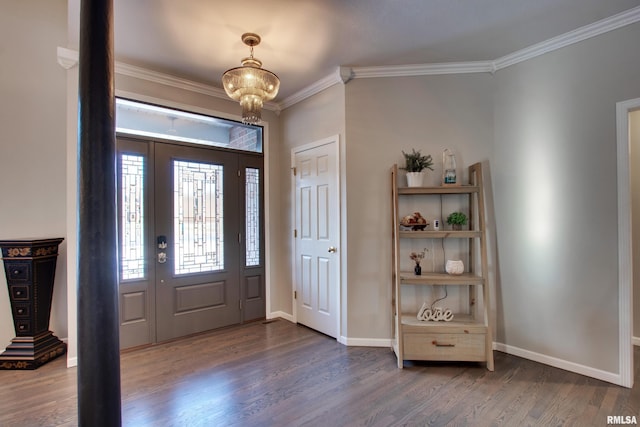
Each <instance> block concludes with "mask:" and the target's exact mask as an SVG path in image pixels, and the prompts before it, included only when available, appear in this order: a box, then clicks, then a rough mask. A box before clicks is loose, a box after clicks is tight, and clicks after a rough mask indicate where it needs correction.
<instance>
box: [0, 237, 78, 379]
mask: <svg viewBox="0 0 640 427" xmlns="http://www.w3.org/2000/svg"><path fill="white" fill-rule="evenodd" d="M62 240H63V239H62V238H56V239H39V240H3V241H0V249H1V250H2V260H3V262H4V271H5V274H6V277H7V287H8V288H9V302H10V304H11V313H12V314H13V326H14V329H15V332H16V337H15V338H13V339H12V340H11V344H9V345H8V346H7V348H6V349H5V351H4V352H3V353H2V354H0V369H36V368H38V367H39V366H41V365H43V364H45V363H47V362H49V361H50V360H52V359H54V358H56V357H58V356H61V355H63V354H64V353H66V351H67V345H66V344H65V343H63V342H62V341H60V340H59V339H58V337H56V336H55V335H53V333H52V332H51V331H50V330H49V317H50V314H51V299H52V296H53V283H54V278H55V273H56V261H57V258H58V246H59V245H60V243H61V242H62Z"/></svg>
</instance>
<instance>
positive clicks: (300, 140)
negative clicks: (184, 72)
mask: <svg viewBox="0 0 640 427" xmlns="http://www.w3.org/2000/svg"><path fill="white" fill-rule="evenodd" d="M344 91H345V88H344V86H343V85H342V84H340V83H338V84H335V85H333V86H331V87H329V88H327V89H325V90H323V91H322V92H320V93H318V94H315V95H314V96H312V97H310V98H307V99H305V100H303V101H301V102H299V103H297V104H295V105H294V106H292V107H290V108H287V109H286V110H284V111H283V112H282V115H281V122H282V145H281V146H280V147H279V151H278V152H276V153H274V155H277V156H279V157H280V158H281V165H280V166H281V170H280V173H279V176H278V178H279V184H278V188H279V189H280V191H279V194H280V200H279V205H280V206H281V210H280V215H281V217H282V218H283V220H284V222H283V226H282V229H281V232H282V234H283V235H284V236H286V239H287V240H286V242H285V243H284V246H282V247H281V248H280V250H282V251H284V253H285V259H284V260H282V261H283V262H282V263H280V264H279V265H278V268H280V269H282V270H283V271H286V272H287V279H286V281H284V282H282V283H281V284H279V285H278V288H277V290H274V292H276V293H277V294H276V295H274V305H273V307H274V309H277V310H278V311H281V312H283V313H287V314H293V299H292V291H293V284H292V268H293V265H292V261H291V260H293V249H294V247H293V240H292V231H293V229H294V228H295V227H294V224H293V216H292V209H293V205H292V201H293V200H292V192H293V189H292V188H291V170H290V167H291V150H292V149H293V148H294V147H298V146H300V145H304V144H308V143H311V142H314V141H319V140H321V139H325V138H328V137H330V136H333V135H338V137H339V139H340V147H341V150H342V151H341V153H340V157H341V160H340V163H341V168H342V171H341V174H342V177H343V180H342V182H341V183H340V185H341V189H342V191H341V197H342V200H341V205H342V206H341V210H342V219H343V221H342V222H341V224H340V228H341V233H342V239H343V242H342V243H341V245H340V246H341V247H340V251H339V252H338V253H340V254H341V256H342V258H341V260H342V271H343V272H342V290H343V292H342V298H341V303H342V315H341V327H340V329H341V331H340V334H341V335H343V336H344V335H345V331H346V323H345V322H346V315H345V314H346V311H347V309H348V308H349V309H350V306H348V301H347V300H346V295H345V290H346V289H347V288H348V286H349V284H348V281H347V279H346V274H345V271H346V270H345V269H346V268H347V265H346V264H347V263H346V262H345V255H344V253H345V251H344V249H345V248H346V240H345V235H346V230H345V223H344V218H345V217H346V209H347V194H346V192H345V191H344V190H345V188H344V165H345V161H346V160H345V156H344V150H345V146H346V145H347V144H349V141H348V140H347V139H346V135H345V122H344V120H345V112H344Z"/></svg>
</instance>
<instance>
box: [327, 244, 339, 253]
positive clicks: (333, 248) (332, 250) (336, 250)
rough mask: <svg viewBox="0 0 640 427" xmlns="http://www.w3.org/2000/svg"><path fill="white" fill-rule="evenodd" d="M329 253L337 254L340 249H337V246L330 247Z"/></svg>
mask: <svg viewBox="0 0 640 427" xmlns="http://www.w3.org/2000/svg"><path fill="white" fill-rule="evenodd" d="M327 252H331V253H332V254H335V253H336V252H338V248H336V247H335V246H329V250H328V251H327Z"/></svg>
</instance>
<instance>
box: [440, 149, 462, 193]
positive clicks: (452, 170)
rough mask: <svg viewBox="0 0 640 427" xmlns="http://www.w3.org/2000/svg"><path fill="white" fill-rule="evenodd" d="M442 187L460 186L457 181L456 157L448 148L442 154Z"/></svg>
mask: <svg viewBox="0 0 640 427" xmlns="http://www.w3.org/2000/svg"><path fill="white" fill-rule="evenodd" d="M442 185H445V186H446V185H460V184H458V180H457V167H456V156H454V155H453V153H452V152H451V150H449V149H448V148H445V149H444V151H443V152H442Z"/></svg>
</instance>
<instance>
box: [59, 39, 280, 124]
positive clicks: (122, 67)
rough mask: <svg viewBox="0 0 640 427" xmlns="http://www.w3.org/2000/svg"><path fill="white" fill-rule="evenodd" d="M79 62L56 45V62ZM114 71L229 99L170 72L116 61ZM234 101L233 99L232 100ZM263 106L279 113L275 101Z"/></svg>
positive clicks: (221, 92) (219, 91)
mask: <svg viewBox="0 0 640 427" xmlns="http://www.w3.org/2000/svg"><path fill="white" fill-rule="evenodd" d="M78 62H79V53H78V51H77V50H73V49H67V48H63V47H58V63H59V64H60V65H61V66H62V67H63V68H65V69H67V70H68V69H70V68H72V67H74V66H76V65H77V64H78ZM114 71H115V73H116V74H120V75H122V76H129V77H135V78H138V79H141V80H145V81H148V82H153V83H158V84H161V85H165V86H170V87H174V88H177V89H183V90H187V91H190V92H195V93H200V94H203V95H208V96H212V97H214V98H220V99H224V100H227V101H232V100H231V99H229V97H228V96H227V94H226V93H225V91H224V90H223V89H220V88H218V87H215V86H212V85H208V84H204V83H198V82H194V81H191V80H187V79H183V78H180V77H176V76H172V75H170V74H165V73H160V72H158V71H153V70H149V69H146V68H142V67H138V66H135V65H130V64H126V63H123V62H119V61H116V62H115V64H114ZM232 102H235V101H232ZM264 108H265V109H266V110H271V111H275V112H276V114H279V113H280V111H281V110H282V108H281V107H280V104H278V103H275V102H265V104H264Z"/></svg>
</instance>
